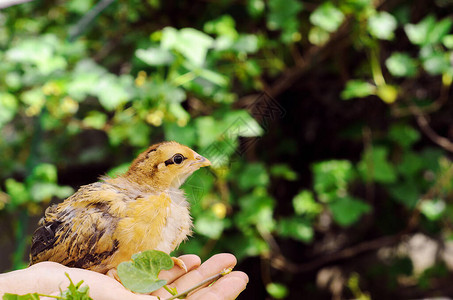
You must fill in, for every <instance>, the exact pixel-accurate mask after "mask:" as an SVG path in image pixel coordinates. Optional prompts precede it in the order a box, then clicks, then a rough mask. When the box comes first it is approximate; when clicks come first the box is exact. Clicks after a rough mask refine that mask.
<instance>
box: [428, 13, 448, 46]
mask: <svg viewBox="0 0 453 300" xmlns="http://www.w3.org/2000/svg"><path fill="white" fill-rule="evenodd" d="M452 25H453V21H452V20H451V19H450V18H445V19H443V20H441V21H439V22H437V23H436V24H435V25H434V26H433V28H432V29H431V31H430V33H429V35H428V42H429V43H430V44H436V43H440V42H442V40H443V38H444V37H445V36H446V35H447V34H448V33H449V32H450V29H451V27H452Z"/></svg>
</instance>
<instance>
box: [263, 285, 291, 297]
mask: <svg viewBox="0 0 453 300" xmlns="http://www.w3.org/2000/svg"><path fill="white" fill-rule="evenodd" d="M266 291H267V292H268V293H269V295H271V296H272V297H273V298H275V299H284V298H286V297H287V296H288V294H289V291H288V288H287V287H286V286H284V285H283V284H281V283H276V282H271V283H269V284H267V285H266Z"/></svg>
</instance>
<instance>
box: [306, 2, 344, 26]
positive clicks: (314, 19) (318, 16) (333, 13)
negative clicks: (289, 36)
mask: <svg viewBox="0 0 453 300" xmlns="http://www.w3.org/2000/svg"><path fill="white" fill-rule="evenodd" d="M343 20H344V14H343V13H342V12H341V10H339V9H338V8H337V7H336V6H335V5H333V3H332V2H330V1H328V2H324V3H323V4H321V5H320V6H319V7H318V8H317V9H316V10H315V11H314V12H313V13H312V14H311V15H310V22H311V23H312V24H313V25H316V26H318V27H320V28H322V29H324V30H325V31H327V32H334V31H336V30H337V29H338V27H340V25H341V23H343Z"/></svg>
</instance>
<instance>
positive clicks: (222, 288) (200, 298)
mask: <svg viewBox="0 0 453 300" xmlns="http://www.w3.org/2000/svg"><path fill="white" fill-rule="evenodd" d="M248 282H249V278H248V276H247V274H245V273H244V272H240V271H235V272H231V273H230V274H228V275H226V276H224V277H222V278H220V279H219V280H217V281H216V282H215V283H214V284H213V285H212V286H210V287H205V288H202V289H201V290H199V291H197V292H195V293H194V294H192V295H190V296H189V297H188V298H187V300H217V299H218V300H230V299H231V300H232V299H236V298H237V297H238V296H239V294H240V293H241V292H242V291H243V290H244V289H245V287H246V286H247V283H248Z"/></svg>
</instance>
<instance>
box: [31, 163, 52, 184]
mask: <svg viewBox="0 0 453 300" xmlns="http://www.w3.org/2000/svg"><path fill="white" fill-rule="evenodd" d="M32 176H33V179H34V180H39V181H43V182H50V183H56V182H57V177H58V176H57V168H56V167H55V166H54V165H52V164H39V165H37V166H36V167H35V168H34V169H33V171H32Z"/></svg>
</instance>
